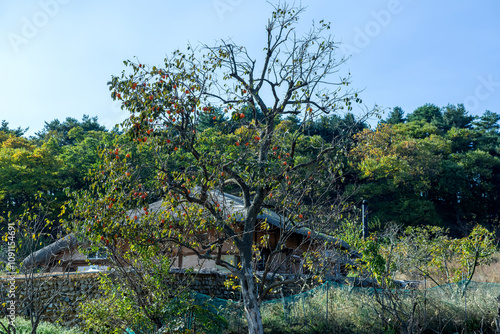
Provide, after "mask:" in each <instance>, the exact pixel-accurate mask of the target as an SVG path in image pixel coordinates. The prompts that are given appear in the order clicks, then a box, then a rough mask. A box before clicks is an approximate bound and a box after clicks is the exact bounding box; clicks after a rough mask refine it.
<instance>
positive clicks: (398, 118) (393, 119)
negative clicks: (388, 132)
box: [381, 107, 406, 124]
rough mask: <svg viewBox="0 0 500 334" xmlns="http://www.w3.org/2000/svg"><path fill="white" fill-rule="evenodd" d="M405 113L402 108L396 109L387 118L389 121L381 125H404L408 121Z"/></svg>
mask: <svg viewBox="0 0 500 334" xmlns="http://www.w3.org/2000/svg"><path fill="white" fill-rule="evenodd" d="M404 114H405V112H404V111H403V109H401V107H394V109H392V111H391V112H390V113H389V115H388V116H387V119H385V120H383V121H382V122H381V123H385V124H399V123H404V122H405V121H406V119H405V118H404Z"/></svg>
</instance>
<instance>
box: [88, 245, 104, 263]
mask: <svg viewBox="0 0 500 334" xmlns="http://www.w3.org/2000/svg"><path fill="white" fill-rule="evenodd" d="M87 251H88V252H89V253H88V255H87V259H88V260H106V259H107V258H108V252H107V251H106V249H104V248H99V250H98V251H97V252H92V249H91V248H87Z"/></svg>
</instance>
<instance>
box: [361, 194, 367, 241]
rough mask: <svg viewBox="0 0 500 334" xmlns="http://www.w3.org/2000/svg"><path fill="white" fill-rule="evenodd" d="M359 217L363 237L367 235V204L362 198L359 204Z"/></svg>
mask: <svg viewBox="0 0 500 334" xmlns="http://www.w3.org/2000/svg"><path fill="white" fill-rule="evenodd" d="M361 219H362V221H363V239H366V238H367V237H368V205H367V203H366V200H363V204H362V205H361Z"/></svg>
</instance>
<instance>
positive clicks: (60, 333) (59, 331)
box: [0, 317, 83, 334]
mask: <svg viewBox="0 0 500 334" xmlns="http://www.w3.org/2000/svg"><path fill="white" fill-rule="evenodd" d="M0 321H1V322H2V324H4V325H7V324H8V322H7V321H6V320H5V319H2V320H0ZM15 326H16V332H15V334H30V333H31V323H30V321H29V320H26V319H23V318H21V317H16V322H15ZM0 332H1V333H3V329H0ZM37 334H83V333H82V332H80V331H78V330H77V329H76V328H72V329H68V328H64V327H62V326H59V325H55V324H51V323H48V322H42V323H41V324H40V325H39V326H38V328H37Z"/></svg>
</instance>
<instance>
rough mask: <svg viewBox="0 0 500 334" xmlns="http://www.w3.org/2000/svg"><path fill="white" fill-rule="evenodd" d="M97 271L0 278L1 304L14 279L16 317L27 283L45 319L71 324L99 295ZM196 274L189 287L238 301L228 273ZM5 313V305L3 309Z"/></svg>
mask: <svg viewBox="0 0 500 334" xmlns="http://www.w3.org/2000/svg"><path fill="white" fill-rule="evenodd" d="M175 274H176V275H179V280H183V279H184V278H185V275H188V274H185V273H182V272H178V273H175ZM100 275H102V274H99V273H67V274H52V275H49V274H46V275H40V276H38V277H36V279H34V280H26V279H24V278H23V277H15V278H14V277H9V278H7V277H0V304H2V303H4V302H6V296H7V293H8V290H9V288H10V281H11V280H12V279H14V280H15V285H16V298H17V301H16V316H23V317H27V316H28V313H27V309H26V307H25V306H26V305H24V304H23V301H25V300H26V298H25V294H26V283H27V282H28V284H30V288H29V289H28V291H32V292H33V291H34V292H35V293H36V294H37V295H35V300H37V303H38V305H37V308H39V307H40V306H42V305H48V307H47V309H46V311H45V312H44V318H43V320H45V321H50V322H59V323H60V324H62V325H64V326H68V327H71V326H74V325H75V324H77V323H78V321H79V319H78V317H77V315H78V312H79V304H80V303H81V302H83V301H85V300H89V299H95V298H99V297H100V296H101V293H100V291H99V288H98V286H99V276H100ZM189 275H195V277H194V280H193V282H192V284H191V286H190V288H191V289H192V290H193V291H196V292H198V293H202V294H205V295H209V296H211V297H216V298H222V299H232V300H240V299H241V294H240V292H239V291H238V290H234V289H233V288H231V287H227V286H225V284H224V282H225V281H226V280H228V279H229V276H228V275H229V274H224V273H220V272H216V271H207V272H199V273H196V274H189ZM31 283H32V284H31ZM297 288H298V286H297V285H287V286H285V287H284V288H283V294H284V295H285V296H286V295H290V294H294V293H297V292H299V291H298V290H297ZM281 296H282V294H281V290H279V291H274V292H273V293H271V294H269V295H268V298H270V299H272V298H280V297H281ZM2 314H5V308H3V309H2Z"/></svg>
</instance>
